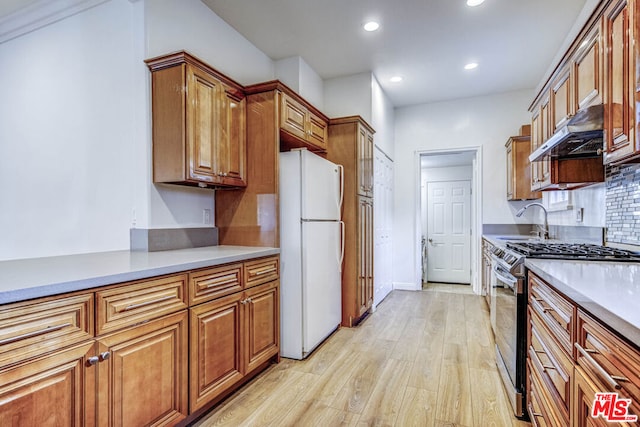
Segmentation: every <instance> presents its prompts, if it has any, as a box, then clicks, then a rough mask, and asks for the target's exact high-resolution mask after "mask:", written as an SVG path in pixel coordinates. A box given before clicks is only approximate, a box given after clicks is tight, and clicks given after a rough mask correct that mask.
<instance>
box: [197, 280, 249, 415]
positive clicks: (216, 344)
mask: <svg viewBox="0 0 640 427" xmlns="http://www.w3.org/2000/svg"><path fill="white" fill-rule="evenodd" d="M241 300H242V292H238V293H235V294H232V295H229V296H228V297H224V298H220V299H217V300H214V301H211V302H208V303H205V304H201V305H198V306H196V307H192V308H191V309H190V310H189V311H190V317H191V322H190V324H191V326H190V328H191V337H190V344H189V346H190V348H191V363H190V373H189V388H190V394H191V404H190V406H191V411H192V412H193V411H195V410H197V409H199V408H201V407H202V406H204V405H205V404H207V403H208V402H209V401H211V400H212V399H214V398H216V397H217V396H219V395H220V394H221V393H223V392H224V391H226V390H227V389H228V388H229V387H231V386H232V385H234V384H235V383H237V382H238V381H239V380H241V379H242V376H243V375H244V369H243V366H242V357H241V355H242V351H243V350H242V347H243V344H242V342H241V331H242V328H243V320H242V310H241V304H240V301H241Z"/></svg>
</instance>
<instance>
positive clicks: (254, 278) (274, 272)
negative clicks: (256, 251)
mask: <svg viewBox="0 0 640 427" xmlns="http://www.w3.org/2000/svg"><path fill="white" fill-rule="evenodd" d="M279 275H280V260H279V258H278V257H269V258H261V259H258V260H255V261H249V262H245V263H244V280H245V286H246V287H247V288H249V287H251V286H256V285H259V284H261V283H267V282H271V281H272V280H276V279H277V278H278V277H279Z"/></svg>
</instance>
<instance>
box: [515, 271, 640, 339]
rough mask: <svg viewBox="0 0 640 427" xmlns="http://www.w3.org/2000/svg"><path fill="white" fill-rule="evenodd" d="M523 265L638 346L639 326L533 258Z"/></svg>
mask: <svg viewBox="0 0 640 427" xmlns="http://www.w3.org/2000/svg"><path fill="white" fill-rule="evenodd" d="M525 267H527V269H529V270H531V271H533V272H534V273H535V274H536V276H538V277H540V278H541V279H543V280H544V281H545V282H547V283H548V284H549V285H551V286H552V287H553V288H555V290H557V291H558V292H560V293H561V294H563V295H564V296H565V297H567V298H568V299H570V300H571V301H572V302H573V303H575V304H576V305H577V306H578V308H580V309H582V310H583V311H585V312H586V313H587V314H589V315H590V316H592V317H594V318H595V319H596V320H599V321H600V322H601V323H603V324H604V325H606V326H607V327H608V328H609V329H611V330H612V332H613V333H614V334H616V335H618V336H619V337H621V338H622V339H624V340H626V341H627V342H629V343H631V344H633V345H635V346H636V347H637V348H640V329H639V328H637V327H636V326H634V325H632V324H631V323H629V322H628V321H626V320H625V319H623V318H622V317H620V316H618V315H617V314H615V313H612V312H611V311H610V310H608V309H606V308H605V307H603V306H601V305H600V304H598V302H597V301H593V300H591V299H590V298H588V297H586V296H585V295H584V294H582V293H581V292H580V291H579V290H577V289H576V288H574V287H572V286H570V285H568V284H566V283H564V282H563V281H562V280H560V279H558V278H557V277H555V276H553V275H552V274H549V273H548V272H547V271H545V270H544V269H543V268H542V267H541V266H539V265H537V264H536V260H535V259H527V260H525Z"/></svg>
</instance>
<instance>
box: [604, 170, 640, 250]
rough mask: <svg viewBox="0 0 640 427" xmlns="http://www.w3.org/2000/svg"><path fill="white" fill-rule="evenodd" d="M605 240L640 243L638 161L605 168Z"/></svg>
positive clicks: (639, 172) (639, 180) (631, 243)
mask: <svg viewBox="0 0 640 427" xmlns="http://www.w3.org/2000/svg"><path fill="white" fill-rule="evenodd" d="M606 224H607V241H608V242H614V243H622V244H628V245H640V165H622V166H612V167H608V168H607V172H606Z"/></svg>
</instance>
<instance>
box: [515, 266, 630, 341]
mask: <svg viewBox="0 0 640 427" xmlns="http://www.w3.org/2000/svg"><path fill="white" fill-rule="evenodd" d="M525 266H526V267H527V268H528V269H529V270H530V271H532V272H533V273H535V274H536V275H537V276H538V277H540V278H541V279H543V280H545V281H546V282H548V283H549V284H550V285H552V286H553V287H554V288H556V289H557V290H558V291H560V292H561V293H563V294H564V295H566V296H567V297H568V298H570V299H571V300H573V301H574V302H575V303H576V304H577V305H578V307H580V308H582V309H583V310H584V311H586V312H588V313H590V314H591V315H592V316H594V317H596V318H598V319H599V320H600V321H602V322H603V323H605V324H607V325H608V326H609V327H610V328H612V329H613V330H614V331H617V332H618V334H619V335H621V336H622V337H624V338H626V339H627V340H628V341H630V342H631V343H633V344H635V345H636V346H637V347H640V263H635V262H597V261H567V260H551V259H530V258H527V260H526V261H525Z"/></svg>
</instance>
